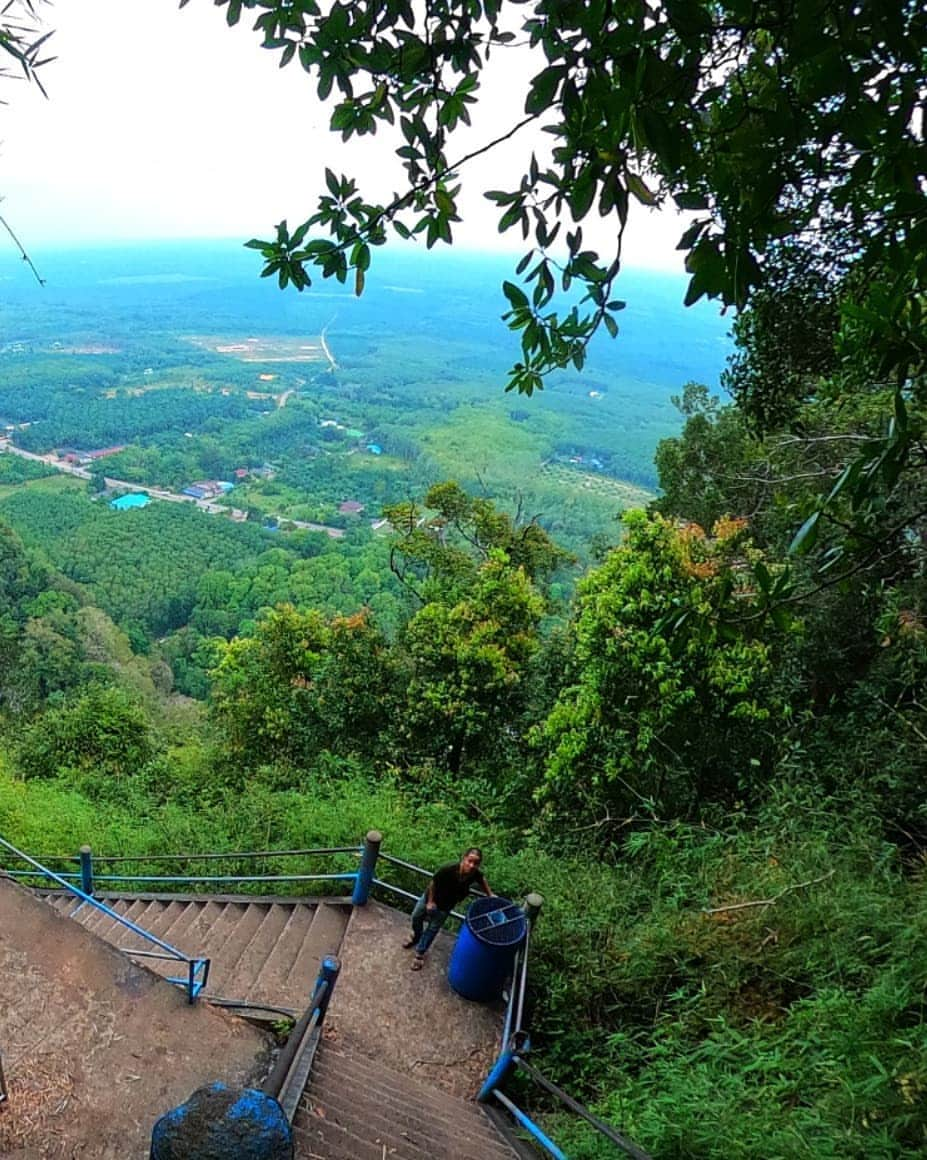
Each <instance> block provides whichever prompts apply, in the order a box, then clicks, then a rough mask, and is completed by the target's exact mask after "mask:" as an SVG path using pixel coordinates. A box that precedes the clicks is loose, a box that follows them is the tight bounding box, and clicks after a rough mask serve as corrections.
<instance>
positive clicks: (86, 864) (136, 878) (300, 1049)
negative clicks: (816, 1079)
mask: <svg viewBox="0 0 927 1160" xmlns="http://www.w3.org/2000/svg"><path fill="white" fill-rule="evenodd" d="M381 842H382V836H381V835H380V833H379V832H378V831H376V830H371V831H370V832H369V833H368V834H367V836H366V838H365V841H364V844H363V845H362V846H361V847H360V848H359V849H358V847H356V846H325V847H315V848H310V849H305V850H258V851H238V852H235V853H224V854H223V853H216V854H171V855H149V856H137V855H119V856H110V857H92V856H91V853H90V849H89V847H86V846H85V847H83V848H82V849H81V853H80V857H79V859H73V858H71V859H67V858H61V857H60V856H59V857H56V858H54V859H53V858H51V857H50V858H49V859H48V860H49V861H52V860H55V861H60V862H71V863H73V862H74V861H79V865H80V870H79V873H77V872H75V873H67V874H65V873H62V874H56V873H54V872H52V871H50V870H47V869H46V868H45V867H43V866H40V864H39V863H38V862H37V861H33V860H32V859H31V858H28V857H27V856H26V855H25V854H22V853H21V852H20V851H18V850H16V849H15V848H14V847H12V846H10V845H9V843H7V842H4V841H3V840H2V839H0V845H2V846H3V847H5V848H6V849H8V850H10V851H11V852H13V853H15V854H16V855H18V856H19V857H21V858H23V859H24V860H25V861H26V862H28V863H30V865H32V866H33V867H35V869H34V870H27V871H10V870H7V871H3V873H6V874H7V875H8V876H10V877H24V878H27V877H34V876H35V874H36V871H38V872H39V873H40V874H42V875H44V876H46V877H49V878H51V879H52V880H54V881H56V882H58V883H59V884H60V885H62V886H63V887H65V888H66V889H67V890H69V891H71V892H72V893H74V894H75V895H76V896H78V897H79V898H81V899H82V901H84V902H87V903H90V904H91V905H93V906H96V907H98V908H99V909H101V910H106V911H107V913H110V914H112V917H113V918H115V919H116V920H117V921H119V922H121V923H122V924H123V925H125V926H127V927H129V928H130V929H132V930H133V931H135V932H136V933H138V934H141V935H142V936H143V937H146V938H148V939H150V940H151V941H152V942H155V943H157V944H158V945H159V946H161V947H162V948H164V949H166V950H167V951H169V952H171V955H172V956H173V957H177V958H180V959H182V960H183V961H186V962H188V963H191V964H192V963H203V962H205V964H206V970H207V971H208V960H191V959H188V958H187V957H186V956H185V955H183V954H182V953H181V952H179V951H175V950H174V948H173V947H168V946H167V944H166V943H163V942H161V941H160V940H159V939H156V938H155V937H154V936H152V935H148V934H146V932H144V931H142V930H140V929H139V928H138V927H136V926H135V925H134V924H133V923H131V922H129V921H128V920H126V919H124V918H122V916H120V915H118V914H116V913H115V912H114V911H111V910H109V908H108V907H106V906H105V905H103V904H102V903H100V902H99V901H98V900H96V899H95V898H93V897H91V895H92V893H93V890H94V888H95V887H96V886H98V885H100V884H102V883H106V884H107V885H110V886H113V885H123V886H124V885H127V884H134V885H139V884H145V885H157V886H170V887H176V886H179V885H186V886H196V885H208V886H213V887H214V886H216V885H220V884H221V885H232V884H239V885H241V884H244V885H251V884H253V883H259V882H260V883H282V882H294V883H305V882H344V883H349V884H350V890H351V901H352V902H353V903H354V905H355V906H363V905H364V904H365V903H366V902H367V901H368V899H369V897H370V893H371V891H372V889H373V888H374V887H376V888H378V889H380V890H383V891H385V892H387V893H389V894H392V895H395V896H396V897H399V898H403V899H405V900H406V901H409V902H416V901H417V900H418V898H419V897H420V894H421V891H418V892H415V891H413V890H408V889H406V888H405V886H399V885H397V884H395V883H393V882H389V881H387V880H386V879H383V878H380V877H378V876H377V873H376V870H377V865H378V862H379V861H381V860H382V861H383V862H385V863H388V864H389V865H390V866H392V867H395V868H396V869H397V870H399V871H401V872H402V874H404V875H405V877H406V881H407V882H411V881H416V880H424V881H425V882H427V881H428V880H430V879H431V877H432V871H430V870H427V869H425V868H424V867H422V866H417V865H416V864H415V863H414V862H407V861H405V860H404V859H402V858H397V857H395V856H393V855H392V854H387V853H385V852H382V851H381V850H380V845H381ZM348 855H350V856H352V857H353V858H356V859H358V865H357V869H355V870H350V871H343V872H336V873H326V874H305V873H292V874H281V873H272V874H241V873H234V874H169V875H164V874H143V873H129V874H118V873H117V874H113V873H103V874H100V873H98V868H99V867H100V866H107V867H110V866H118V865H124V864H133V863H134V864H135V865H136V866H140V865H142V864H144V863H146V862H155V863H157V864H158V865H169V864H172V863H173V864H185V865H187V866H189V865H190V864H191V863H192V864H207V863H208V864H216V863H219V862H222V861H225V862H229V861H233V862H235V861H237V862H238V863H239V864H241V863H253V862H256V861H258V860H265V861H267V860H278V859H288V858H302V859H305V858H311V857H334V856H339V857H341V856H348ZM68 879H75V880H78V879H79V880H80V881H81V884H82V888H81V889H78V888H77V887H76V886H74V885H72V884H71V883H70V882H69V881H67V880H68ZM541 902H542V899H541V898H540V896H537V895H528V898H527V899H526V909H527V912H528V919H529V920H528V929H527V935H526V938H525V941H524V943H523V944H522V946H521V948H520V949H519V951H518V953H517V955H516V958H515V962H514V965H513V970H512V980H511V984H510V988H509V997H508V1003H507V1006H506V1011H505V1018H504V1022H503V1030H502V1039H501V1043H502V1047H501V1050H500V1053H499V1056H498V1058H497V1059H496V1061H495V1063H494V1064H493V1067H492V1069H491V1070H490V1072H489V1075H488V1076H487V1077H486V1080H485V1081H484V1083H483V1086H482V1087H481V1089H480V1092H479V1095H478V1097H477V1098H478V1099H479V1100H480V1102H482V1103H485V1104H487V1105H493V1104H498V1105H499V1106H500V1107H501V1108H504V1109H505V1111H506V1112H508V1114H509V1115H510V1116H511V1117H512V1119H513V1120H514V1121H515V1123H516V1124H517V1125H518V1126H519V1128H520V1129H521V1130H522V1131H524V1132H525V1133H527V1134H528V1135H529V1136H530V1137H531V1139H532V1140H533V1141H534V1142H535V1143H536V1144H537V1145H539V1146H540V1147H541V1148H542V1149H543V1150H544V1151H545V1152H546V1153H547V1154H548V1155H549V1156H553V1157H554V1158H555V1160H566V1154H565V1153H564V1152H563V1151H562V1149H560V1148H559V1147H558V1146H557V1145H556V1144H555V1143H554V1142H553V1140H551V1139H550V1137H549V1136H548V1135H547V1134H546V1132H544V1130H543V1129H542V1128H541V1126H540V1125H539V1124H538V1123H537V1122H536V1121H535V1120H534V1119H532V1117H531V1116H530V1115H529V1114H528V1113H527V1112H526V1111H524V1109H522V1108H520V1107H518V1105H517V1104H515V1103H514V1101H513V1100H511V1099H510V1098H509V1096H507V1095H506V1093H505V1092H504V1091H503V1090H502V1089H503V1086H504V1085H505V1083H506V1081H507V1080H508V1079H510V1078H511V1077H512V1076H513V1075H515V1074H519V1075H521V1076H524V1077H525V1078H526V1079H528V1080H530V1081H531V1082H532V1083H533V1084H534V1085H535V1086H536V1087H538V1088H540V1089H541V1090H542V1091H544V1092H545V1093H546V1094H547V1095H548V1096H552V1097H553V1098H554V1099H555V1100H556V1101H557V1102H558V1103H559V1104H560V1105H561V1106H562V1107H564V1108H566V1109H568V1110H569V1111H570V1112H572V1113H573V1114H575V1115H577V1116H579V1117H580V1118H581V1119H582V1120H584V1121H585V1122H586V1123H587V1124H589V1125H590V1126H591V1127H592V1128H593V1130H594V1131H595V1132H596V1133H597V1134H598V1135H600V1136H602V1137H603V1138H605V1139H607V1140H609V1141H610V1142H611V1143H612V1144H614V1145H615V1146H616V1147H617V1148H618V1149H619V1150H620V1151H621V1152H623V1153H624V1155H625V1156H630V1157H632V1160H651V1158H650V1157H649V1156H648V1154H647V1153H646V1152H644V1151H643V1150H642V1149H641V1148H638V1147H637V1145H635V1144H633V1143H632V1142H631V1141H629V1140H626V1139H625V1138H624V1137H623V1136H622V1135H620V1134H619V1133H618V1132H617V1131H616V1130H615V1129H614V1128H613V1127H612V1126H611V1125H610V1124H607V1123H605V1121H604V1120H601V1119H600V1118H599V1117H598V1116H596V1115H595V1114H594V1113H592V1112H590V1111H589V1109H588V1108H586V1107H584V1106H583V1105H582V1104H581V1103H579V1101H577V1100H575V1099H573V1097H572V1096H570V1095H568V1094H567V1093H566V1092H564V1091H563V1090H562V1089H561V1088H559V1087H558V1086H557V1085H556V1084H554V1083H552V1082H551V1081H550V1080H549V1079H547V1078H546V1077H545V1076H544V1075H542V1074H541V1072H540V1071H538V1070H537V1068H535V1067H534V1066H533V1065H532V1064H531V1063H529V1062H528V1059H527V1056H528V1054H529V1052H530V1049H531V1041H530V1037H529V1035H528V1033H527V1031H526V1030H525V1026H524V1023H525V1003H526V995H527V984H528V955H529V950H530V942H531V930H532V927H533V924H534V921H535V919H536V917H537V914H538V911H539V910H540V906H541ZM451 914H452V916H453V917H454V918H455V919H458V920H460V921H463V920H464V919H465V915H464V914H463V913H461V912H459V911H452V912H451ZM132 953H133V954H140V953H143V952H138V951H133V952H132ZM165 957H167V956H165ZM326 962H328V963H329V964H330V965H331V964H334V968H333V970H334V974H332V973H330V974H329V976H328V977H326V978H323V974H320V976H319V979H318V981H317V983H316V992H315V994H314V995H313V1000H312V1003H311V1004H310V1007H309V1008H308V1010H307V1012H306V1014H305V1015H304V1016H303V1019H302V1020H300V1023H298V1024H297V1025H296V1027H295V1028H294V1031H293V1033H292V1034H291V1036H290V1040H289V1041H288V1047H289V1043H290V1042H292V1043H293V1044H294V1047H293V1052H292V1060H291V1064H290V1070H293V1069H294V1068H296V1064H297V1060H299V1059H302V1060H303V1064H302V1065H301V1067H300V1069H298V1070H295V1071H293V1076H292V1080H291V1081H288V1080H287V1076H282V1077H281V1076H277V1077H276V1078H274V1076H275V1073H276V1071H277V1070H278V1069H279V1068H280V1066H281V1065H280V1064H279V1063H278V1067H277V1069H275V1073H272V1076H271V1079H273V1082H274V1083H279V1088H280V1091H281V1092H283V1091H285V1090H290V1091H291V1092H292V1091H296V1090H297V1087H298V1084H299V1077H300V1075H302V1081H301V1082H302V1084H303V1085H304V1084H305V1077H306V1076H307V1075H308V1070H309V1067H310V1066H311V1063H312V1056H313V1055H314V1052H315V1045H316V1043H317V1042H318V1030H319V1025H320V1024H321V1021H322V1018H323V1017H324V1014H325V1008H326V1007H327V1005H328V998H329V997H330V995H331V988H332V987H333V986H334V979H335V977H336V975H337V960H326ZM324 968H325V964H324V963H323V973H324ZM191 978H192V973H191ZM172 981H173V982H181V980H176V979H175V980H172ZM205 981H206V980H205V974H204V977H203V979H202V982H201V983H200V984H199V986H198V987H197V988H196V991H195V992H192V997H191V1002H192V999H193V998H195V997H196V994H198V993H199V991H200V990H202V987H203V985H204V984H205ZM191 986H192V984H191ZM288 1058H289V1056H288ZM271 1079H269V1080H268V1083H271ZM288 1082H289V1089H287V1088H286V1083H288ZM298 1090H299V1091H301V1090H302V1088H301V1087H299V1088H298ZM265 1092H266V1093H267V1094H275V1093H273V1092H270V1091H269V1090H268V1089H267V1086H266V1085H265ZM278 1098H280V1102H281V1104H283V1097H282V1096H280V1097H278ZM287 1098H288V1099H289V1101H290V1102H293V1101H292V1096H289V1097H287ZM295 1098H296V1099H297V1100H298V1098H299V1096H298V1094H297V1095H296V1097H295ZM283 1106H284V1109H285V1110H286V1106H287V1105H285V1104H284V1105H283ZM293 1107H294V1109H295V1103H294V1105H293ZM291 1118H292V1117H291Z"/></svg>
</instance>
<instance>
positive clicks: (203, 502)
mask: <svg viewBox="0 0 927 1160" xmlns="http://www.w3.org/2000/svg"><path fill="white" fill-rule="evenodd" d="M2 451H7V452H9V453H10V454H11V455H18V456H19V457H20V459H31V460H32V461H33V462H35V463H44V464H46V465H47V466H48V467H54V468H55V470H56V471H61V472H63V473H64V474H65V475H76V476H77V478H78V479H90V472H89V471H88V470H87V468H86V467H79V466H78V465H77V464H76V463H66V462H65V461H64V460H63V459H59V458H58V457H57V455H55V454H54V453H53V452H48V453H47V454H45V455H37V454H36V453H35V452H33V451H24V450H23V448H22V447H14V445H13V444H12V443H10V442H9V441H8V440H3V439H0V452H2ZM103 479H104V481H105V483H106V486H107V487H113V488H126V489H128V490H129V491H144V492H145V493H146V494H147V495H150V496H151V497H152V499H162V500H166V501H167V502H168V503H192V504H194V505H195V506H196V507H198V508H199V509H200V511H203V512H208V513H209V515H211V516H216V515H229V514H230V513H231V514H232V515H233V516H235V515H236V514H238V518H239V519H242V518H243V517H244V513H243V512H240V509H238V508H227V507H225V506H224V505H223V504H220V503H214V502H213V501H212V500H210V499H196V498H194V496H192V495H181V494H180V492H176V491H168V490H167V488H163V487H151V486H149V485H148V484H147V483H138V482H137V481H134V480H128V479H115V478H114V477H113V476H109V475H105V476H104V477H103ZM239 512H240V514H239ZM269 518H270V519H275V520H277V521H283V522H285V523H290V524H292V525H293V527H294V528H305V529H306V530H307V531H310V532H324V533H325V534H326V535H327V536H329V537H330V538H331V539H333V540H340V539H342V537H343V536H344V528H333V527H331V525H329V524H312V523H307V522H306V521H305V520H291V519H288V518H287V517H286V516H270V517H269Z"/></svg>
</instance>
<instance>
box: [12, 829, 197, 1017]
mask: <svg viewBox="0 0 927 1160" xmlns="http://www.w3.org/2000/svg"><path fill="white" fill-rule="evenodd" d="M0 846H2V847H3V848H4V849H5V850H8V851H9V852H10V853H11V854H13V855H15V856H16V857H17V858H21V859H22V860H23V861H24V862H27V863H28V864H29V865H30V866H31V867H32V868H33V871H34V873H38V874H39V875H41V876H42V877H44V878H48V879H50V880H51V881H52V882H56V883H58V885H59V886H61V887H63V888H64V889H65V890H67V891H68V893H69V894H73V895H74V897H75V898H78V899H80V902H79V903H78V905H77V908H76V909H78V910H79V909H80V907H81V906H85V905H90V906H92V907H93V908H94V909H96V910H100V911H102V912H103V913H104V914H106V915H108V916H109V917H110V918H112V919H113V920H114V921H115V922H118V923H119V924H120V925H121V926H124V927H126V928H127V929H128V930H130V931H132V933H133V934H137V935H139V937H141V938H143V939H145V940H146V941H147V942H150V943H153V944H154V945H155V946H157V947H160V948H161V951H162V952H163V953H160V954H159V953H158V952H157V951H134V952H131V953H134V954H137V955H139V956H141V957H145V958H160V959H176V960H177V962H180V963H186V965H187V977H186V978H185V979H182V978H176V977H173V976H170V977H169V979H168V981H169V982H171V983H176V984H178V986H181V987H185V988H186V990H187V1000H188V1002H190V1003H193V1002H195V1001H196V997H197V996H198V995H199V993H200V992H201V991H202V989H203V988H204V987H205V986H206V980H207V979H208V977H209V959H201V958H194V957H191V956H190V955H185V954H184V953H183V951H179V950H177V948H176V947H172V946H171V944H170V943H167V942H165V941H164V940H163V939H160V938H158V937H157V936H156V935H153V934H151V933H150V932H149V931H147V930H143V929H142V927H140V926H137V925H136V924H135V923H134V922H132V921H131V920H130V919H128V918H126V917H125V916H124V915H122V914H119V913H117V912H116V911H115V910H113V909H112V907H109V906H107V905H106V904H105V903H103V902H100V901H99V900H98V899H96V898H94V897H93V896H92V895H91V894H88V893H86V892H85V891H83V890H81V889H80V887H78V886H75V885H74V884H73V883H71V882H68V881H67V880H66V879H65V878H64V877H63V876H62V875H60V874H56V873H55V871H54V870H49V869H48V867H47V866H43V865H42V864H41V862H37V861H36V860H35V859H34V858H30V857H29V855H28V854H24V853H23V851H22V850H18V849H17V848H16V847H15V846H13V845H12V844H11V843H10V842H7V841H6V840H5V839H4V838H0Z"/></svg>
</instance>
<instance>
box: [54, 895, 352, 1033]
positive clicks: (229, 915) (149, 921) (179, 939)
mask: <svg viewBox="0 0 927 1160" xmlns="http://www.w3.org/2000/svg"><path fill="white" fill-rule="evenodd" d="M46 901H47V902H48V903H49V904H50V905H51V906H52V907H53V908H54V909H55V910H56V911H57V912H58V913H59V914H61V915H64V916H65V917H73V918H74V919H75V920H76V921H77V922H79V923H80V924H81V925H82V926H84V927H86V928H87V929H88V930H89V931H91V932H92V933H93V934H96V935H97V936H98V937H100V938H103V939H105V940H106V941H107V942H109V943H111V944H113V945H114V946H116V947H118V948H119V949H121V950H123V951H125V952H126V953H127V954H130V955H131V954H132V953H133V952H137V951H138V952H147V951H156V950H157V948H156V947H155V946H153V945H152V944H151V943H150V942H148V941H147V940H146V939H144V938H143V937H142V936H141V935H137V934H135V933H134V932H133V931H131V930H130V929H128V928H127V927H126V926H125V925H123V924H122V923H121V922H119V921H118V920H116V919H114V918H113V917H112V916H111V915H109V914H106V913H104V912H102V911H100V910H98V909H96V908H95V907H93V906H90V905H87V904H84V905H83V906H80V905H79V904H78V903H77V900H75V899H74V898H73V897H71V896H68V895H49V896H47V898H46ZM101 901H104V902H105V903H106V905H107V906H108V907H109V908H110V909H111V910H113V911H114V912H115V913H117V914H120V915H122V916H123V917H125V918H128V919H129V920H130V921H132V922H133V923H134V924H135V925H137V926H138V927H140V928H141V929H142V930H145V931H147V932H148V933H149V934H151V935H154V936H155V937H157V938H159V939H161V940H162V941H164V942H166V943H168V944H169V945H171V946H173V947H175V948H176V949H177V950H179V951H182V952H183V953H184V954H188V955H194V956H196V957H198V958H208V959H209V960H210V973H209V980H208V984H207V989H208V991H209V992H210V993H211V994H213V995H220V996H222V997H223V998H227V999H239V1000H243V1001H251V1002H254V1003H255V1005H260V1004H261V1003H268V1004H270V1005H271V1006H277V1007H284V1008H288V1009H291V1010H295V1011H301V1010H302V1009H303V1008H304V1007H305V1006H306V1004H307V1002H308V1001H309V997H310V996H311V994H312V987H313V984H314V983H315V979H316V976H317V975H318V971H319V964H320V962H321V960H322V958H323V957H324V956H325V955H337V954H338V952H339V950H340V948H341V941H342V938H343V937H344V931H345V927H346V926H347V921H348V916H349V914H350V908H349V907H348V906H347V905H346V904H344V903H337V902H324V903H316V902H313V901H307V902H302V901H301V900H299V899H293V898H290V899H286V900H284V901H277V900H274V899H272V898H264V899H255V900H254V901H252V900H250V899H249V898H246V897H241V896H238V897H235V898H221V899H208V898H203V897H198V898H190V897H185V896H182V895H181V896H176V897H160V898H152V897H151V896H150V895H148V896H142V897H134V896H125V897H119V896H110V897H106V898H103V899H102V900H101ZM75 908H76V909H75ZM139 961H143V962H144V964H145V965H146V966H147V967H149V968H150V969H151V970H153V971H156V972H157V973H158V974H160V975H163V976H165V977H168V976H172V977H176V976H178V975H184V974H185V967H184V966H183V964H178V962H177V960H175V959H159V958H153V957H149V956H148V955H147V954H143V955H141V956H140V960H139Z"/></svg>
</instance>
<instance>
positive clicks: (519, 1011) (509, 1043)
mask: <svg viewBox="0 0 927 1160" xmlns="http://www.w3.org/2000/svg"><path fill="white" fill-rule="evenodd" d="M541 902H542V899H541V898H540V896H539V895H530V894H529V895H528V898H527V899H526V910H527V913H528V926H527V932H526V934H525V941H524V942H523V943H522V945H521V947H520V948H519V950H518V953H517V954H516V956H515V962H514V964H513V967H512V983H511V988H510V990H509V998H508V1003H507V1004H506V1008H505V1019H504V1021H503V1025H502V1039H501V1043H502V1049H501V1051H500V1052H499V1056H498V1058H497V1059H496V1062H495V1063H494V1064H493V1066H492V1068H491V1070H490V1072H489V1075H488V1076H487V1077H486V1079H485V1081H484V1083H483V1086H482V1087H481V1088H480V1091H479V1094H478V1096H477V1099H478V1100H479V1101H480V1103H484V1104H491V1103H493V1102H495V1103H498V1104H500V1105H501V1106H502V1107H503V1108H505V1110H506V1111H507V1112H508V1113H509V1115H510V1116H511V1117H512V1119H513V1120H514V1121H515V1122H516V1124H518V1125H519V1127H520V1128H521V1129H522V1130H523V1131H524V1132H526V1133H527V1134H528V1135H529V1136H530V1137H531V1139H532V1140H533V1141H534V1142H535V1143H536V1144H538V1145H540V1147H541V1148H542V1149H543V1150H544V1151H545V1152H546V1153H547V1154H548V1155H549V1156H553V1157H554V1160H567V1155H566V1153H565V1152H564V1151H563V1150H562V1149H560V1148H559V1147H558V1146H557V1145H556V1144H555V1143H554V1141H553V1140H552V1139H551V1138H550V1137H549V1136H548V1135H547V1133H546V1132H545V1131H544V1130H543V1129H542V1128H541V1126H540V1125H539V1124H538V1123H537V1122H536V1121H535V1120H534V1119H532V1118H531V1116H529V1115H528V1113H527V1112H526V1111H524V1109H522V1108H520V1107H518V1105H517V1104H516V1103H514V1101H513V1100H511V1099H509V1097H508V1096H507V1095H506V1094H505V1093H504V1092H503V1090H502V1087H503V1085H504V1084H505V1083H506V1081H507V1080H508V1079H510V1078H511V1077H512V1076H513V1075H514V1074H516V1073H518V1074H521V1075H523V1076H525V1077H526V1078H527V1079H529V1080H531V1082H532V1083H534V1084H535V1086H537V1087H539V1088H541V1089H542V1091H544V1092H546V1093H547V1094H548V1095H550V1096H553V1097H554V1099H555V1100H556V1101H557V1102H558V1103H559V1104H560V1105H561V1106H562V1107H565V1108H567V1109H568V1110H569V1111H571V1112H573V1113H574V1114H575V1115H577V1116H579V1117H580V1118H581V1119H583V1120H585V1122H586V1123H587V1124H589V1125H590V1126H591V1127H592V1128H593V1130H594V1131H595V1132H596V1133H597V1134H598V1135H600V1136H602V1137H604V1138H605V1139H606V1140H609V1141H610V1142H611V1143H612V1144H614V1145H616V1147H617V1148H618V1149H619V1151H621V1152H623V1153H624V1155H625V1156H631V1157H632V1158H633V1160H651V1157H650V1156H649V1155H648V1154H647V1153H646V1152H644V1151H643V1150H642V1149H641V1148H638V1147H637V1145H636V1144H632V1143H631V1141H630V1140H627V1139H625V1137H624V1136H622V1135H621V1134H620V1133H619V1132H617V1131H616V1130H615V1129H614V1128H613V1127H612V1126H611V1124H607V1123H606V1122H605V1121H604V1120H601V1119H600V1118H599V1117H598V1116H596V1115H595V1114H594V1113H593V1112H590V1111H589V1109H588V1108H586V1107H584V1106H583V1105H582V1104H581V1103H580V1102H579V1101H578V1100H575V1099H573V1097H572V1096H570V1095H567V1093H566V1092H565V1091H563V1090H562V1089H561V1088H559V1087H558V1086H557V1085H556V1084H555V1083H552V1082H551V1081H550V1080H549V1079H547V1077H546V1076H544V1075H542V1074H541V1072H539V1071H538V1070H537V1068H536V1067H533V1066H532V1065H531V1064H530V1063H528V1060H527V1058H526V1057H527V1055H528V1053H529V1051H530V1050H531V1039H530V1036H529V1035H528V1032H527V1031H526V1030H525V1027H524V1020H525V999H526V995H527V989H528V951H529V948H530V945H531V931H532V928H533V926H534V922H535V920H536V919H537V915H538V912H539V911H540V905H541Z"/></svg>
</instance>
